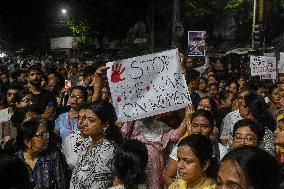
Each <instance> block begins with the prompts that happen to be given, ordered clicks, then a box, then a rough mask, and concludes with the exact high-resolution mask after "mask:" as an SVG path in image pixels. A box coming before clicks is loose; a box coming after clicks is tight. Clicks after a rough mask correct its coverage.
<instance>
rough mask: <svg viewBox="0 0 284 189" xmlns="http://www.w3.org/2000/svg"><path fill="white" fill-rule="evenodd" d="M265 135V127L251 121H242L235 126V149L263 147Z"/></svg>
mask: <svg viewBox="0 0 284 189" xmlns="http://www.w3.org/2000/svg"><path fill="white" fill-rule="evenodd" d="M264 133H265V130H264V126H263V125H261V124H259V123H257V122H255V121H253V120H249V119H243V120H240V121H238V122H237V123H236V124H235V125H234V130H233V148H240V147H242V146H254V147H261V146H262V141H263V136H264Z"/></svg>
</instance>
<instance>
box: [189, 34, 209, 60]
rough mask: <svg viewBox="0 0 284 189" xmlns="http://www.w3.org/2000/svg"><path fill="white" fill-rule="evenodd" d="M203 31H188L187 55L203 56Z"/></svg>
mask: <svg viewBox="0 0 284 189" xmlns="http://www.w3.org/2000/svg"><path fill="white" fill-rule="evenodd" d="M205 36H206V32H205V31H188V48H189V53H188V56H205Z"/></svg>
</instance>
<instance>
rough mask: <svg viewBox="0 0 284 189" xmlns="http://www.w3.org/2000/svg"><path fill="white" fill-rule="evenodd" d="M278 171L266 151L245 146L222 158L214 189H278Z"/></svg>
mask: <svg viewBox="0 0 284 189" xmlns="http://www.w3.org/2000/svg"><path fill="white" fill-rule="evenodd" d="M279 184H280V171H279V167H278V165H277V162H276V161H275V159H274V158H273V157H272V156H271V155H270V154H269V153H267V152H266V151H264V150H262V149H259V148H257V147H252V146H246V147H242V148H237V149H234V150H232V151H231V152H229V153H228V154H227V155H226V156H225V157H224V158H223V160H222V162H221V166H220V168H219V171H218V177H217V186H216V188H215V189H226V188H238V189H249V188H253V189H279Z"/></svg>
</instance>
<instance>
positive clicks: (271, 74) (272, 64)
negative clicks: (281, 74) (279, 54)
mask: <svg viewBox="0 0 284 189" xmlns="http://www.w3.org/2000/svg"><path fill="white" fill-rule="evenodd" d="M271 55H272V53H271ZM266 58H267V59H268V60H267V62H268V64H267V67H268V72H267V74H265V75H261V79H270V80H271V79H276V76H277V73H276V72H277V66H276V57H272V56H271V57H266Z"/></svg>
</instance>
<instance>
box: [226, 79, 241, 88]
mask: <svg viewBox="0 0 284 189" xmlns="http://www.w3.org/2000/svg"><path fill="white" fill-rule="evenodd" d="M232 83H234V84H236V86H237V89H238V90H239V88H240V85H239V83H238V82H237V81H231V82H230V83H229V85H228V86H230V85H231V84H232Z"/></svg>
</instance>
